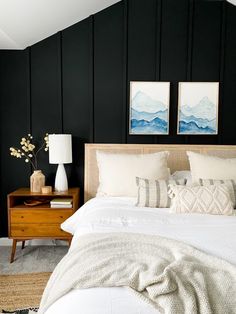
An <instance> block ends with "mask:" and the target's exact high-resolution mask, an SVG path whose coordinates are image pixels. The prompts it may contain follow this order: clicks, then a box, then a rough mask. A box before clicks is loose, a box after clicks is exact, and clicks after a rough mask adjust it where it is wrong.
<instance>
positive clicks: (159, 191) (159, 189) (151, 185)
mask: <svg viewBox="0 0 236 314" xmlns="http://www.w3.org/2000/svg"><path fill="white" fill-rule="evenodd" d="M136 182H137V186H138V197H137V203H136V206H139V207H154V208H169V207H170V205H171V199H170V197H169V195H168V189H169V184H174V185H179V184H182V185H184V184H186V182H187V180H186V179H180V180H173V179H170V180H148V179H143V178H138V177H137V178H136Z"/></svg>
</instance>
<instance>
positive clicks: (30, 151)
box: [10, 133, 49, 193]
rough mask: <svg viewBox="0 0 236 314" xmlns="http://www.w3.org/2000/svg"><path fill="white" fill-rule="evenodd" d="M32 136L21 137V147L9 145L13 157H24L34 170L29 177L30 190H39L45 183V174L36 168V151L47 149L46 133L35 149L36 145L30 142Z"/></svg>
mask: <svg viewBox="0 0 236 314" xmlns="http://www.w3.org/2000/svg"><path fill="white" fill-rule="evenodd" d="M32 141H33V136H32V135H31V134H28V135H27V136H26V137H23V138H22V139H21V142H20V145H21V148H15V147H10V154H11V156H13V157H16V158H19V159H24V160H25V162H26V163H30V164H31V166H32V168H33V170H34V172H33V174H32V175H31V177H30V191H31V192H37V193H38V192H41V188H42V186H44V185H45V176H44V174H43V173H42V171H41V170H39V169H38V159H37V157H38V153H39V152H40V151H41V150H43V149H44V150H45V151H48V145H49V143H48V134H47V133H46V135H45V137H44V141H43V143H42V145H41V146H40V147H39V148H38V150H35V149H36V145H35V144H34V143H33V142H32Z"/></svg>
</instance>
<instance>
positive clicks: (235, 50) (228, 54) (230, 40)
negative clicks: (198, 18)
mask: <svg viewBox="0 0 236 314" xmlns="http://www.w3.org/2000/svg"><path fill="white" fill-rule="evenodd" d="M226 6H227V7H226V19H227V22H226V25H227V26H226V40H225V69H224V80H223V82H222V84H223V90H224V93H223V96H224V97H223V99H222V117H223V118H224V120H223V122H222V133H221V134H222V142H223V143H225V144H235V142H236V131H235V125H236V123H235V117H236V92H235V90H236V40H235V39H236V6H233V5H232V4H230V3H227V4H226Z"/></svg>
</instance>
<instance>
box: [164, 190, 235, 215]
mask: <svg viewBox="0 0 236 314" xmlns="http://www.w3.org/2000/svg"><path fill="white" fill-rule="evenodd" d="M169 194H170V197H172V198H173V200H172V205H171V208H170V211H171V212H173V213H200V214H212V215H232V214H233V203H232V200H231V197H230V194H229V190H228V187H227V185H225V184H220V185H208V186H200V185H199V186H192V187H190V186H178V185H173V184H171V185H170V191H169Z"/></svg>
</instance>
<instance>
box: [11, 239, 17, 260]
mask: <svg viewBox="0 0 236 314" xmlns="http://www.w3.org/2000/svg"><path fill="white" fill-rule="evenodd" d="M16 244H17V240H15V239H14V240H13V242H12V250H11V259H10V263H13V262H14V257H15V253H16Z"/></svg>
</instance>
